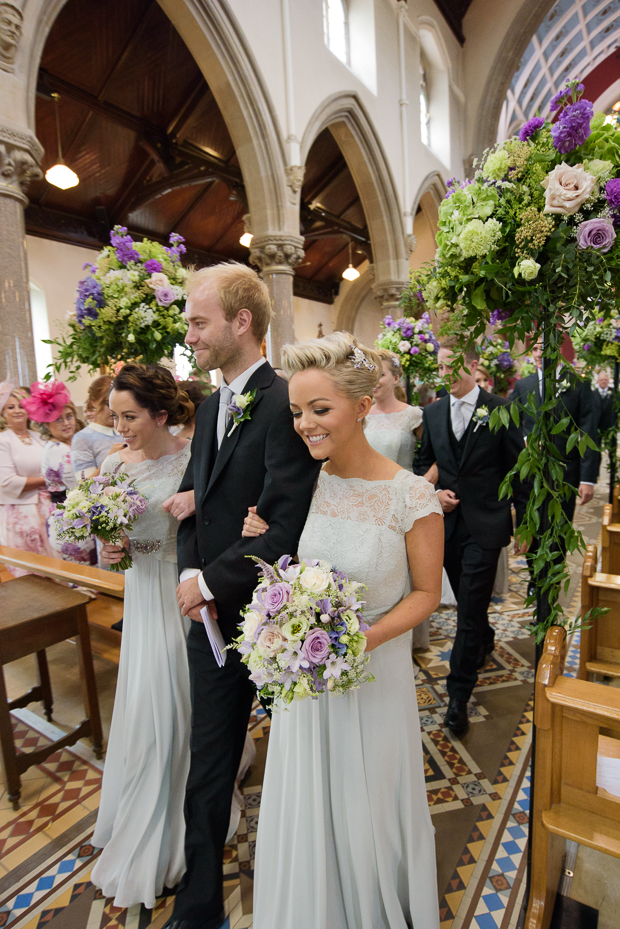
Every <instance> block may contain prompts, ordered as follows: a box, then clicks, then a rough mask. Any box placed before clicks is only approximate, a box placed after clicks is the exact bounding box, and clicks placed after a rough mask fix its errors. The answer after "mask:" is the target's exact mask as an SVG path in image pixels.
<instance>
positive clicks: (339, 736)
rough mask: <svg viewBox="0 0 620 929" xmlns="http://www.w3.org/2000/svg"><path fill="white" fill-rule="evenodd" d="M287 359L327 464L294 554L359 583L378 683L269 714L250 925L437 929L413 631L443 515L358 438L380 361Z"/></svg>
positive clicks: (341, 336) (430, 598)
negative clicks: (333, 567)
mask: <svg viewBox="0 0 620 929" xmlns="http://www.w3.org/2000/svg"><path fill="white" fill-rule="evenodd" d="M282 355H283V359H284V364H285V366H286V368H287V370H288V372H289V375H290V401H291V410H292V412H293V417H294V422H295V429H296V430H297V432H298V433H299V435H301V436H302V438H303V439H304V441H305V442H306V443H307V445H308V448H309V450H310V453H311V454H312V456H313V457H314V458H315V459H316V460H317V461H323V460H325V459H326V458H327V459H329V460H328V462H327V464H326V465H325V467H324V468H323V470H322V471H321V473H320V474H319V479H318V484H317V487H316V490H315V493H314V497H313V499H312V503H311V506H310V512H309V513H308V517H307V520H306V524H305V527H304V530H303V532H302V535H301V538H300V540H299V546H298V552H299V557H300V558H301V559H306V560H308V559H320V560H322V561H326V562H327V563H328V564H330V565H336V566H337V567H338V569H339V570H341V571H344V572H345V574H347V575H348V576H349V578H351V579H354V580H356V581H361V582H362V583H364V584H365V585H366V588H367V589H366V590H365V591H364V599H365V601H366V606H365V610H364V619H365V620H366V622H368V623H369V624H370V629H369V630H368V632H367V633H366V637H367V646H366V651H367V652H368V653H369V654H370V661H369V664H368V669H369V671H370V672H371V673H372V674H373V675H374V678H375V680H374V682H369V683H366V684H362V685H361V687H359V688H358V689H356V690H350V691H349V692H348V693H346V694H344V695H331V694H330V693H328V692H327V693H325V694H323V695H322V696H321V697H319V698H318V699H317V700H310V699H307V700H302V701H293V702H292V703H291V704H290V706H289V707H288V708H287V710H286V711H280V712H275V713H274V715H273V719H272V723H271V730H270V734H269V750H268V752H267V765H266V769H265V777H264V780H263V790H262V799H261V811H260V814H261V815H260V823H259V827H258V836H257V845H256V866H255V877H254V912H253V925H254V927H255V929H345V927H348V929H354V927H355V929H366V927H367V929H371V927H372V929H396V927H398V929H401V927H402V929H405V927H406V926H415V927H416V929H438V927H439V908H438V900H437V873H436V865H435V849H434V846H435V840H434V834H433V833H434V830H433V826H432V823H431V818H430V814H429V810H428V805H427V802H426V788H425V783H424V762H423V754H422V740H421V734H420V724H419V720H418V712H417V704H416V696H415V678H414V674H413V667H412V662H411V656H410V642H411V630H412V629H413V628H414V627H415V626H417V625H419V624H420V623H421V622H422V621H423V620H424V619H425V618H426V617H427V616H429V615H430V613H431V612H432V611H433V610H434V609H435V607H436V606H437V605H438V603H439V597H440V590H441V562H442V552H443V527H442V519H441V508H440V506H439V504H438V502H437V497H436V495H435V492H434V490H433V488H432V487H431V485H430V484H429V483H428V482H427V481H425V480H423V479H422V478H421V477H417V476H416V475H414V474H412V473H411V472H410V471H407V470H405V469H403V468H401V467H399V466H398V465H397V464H396V463H395V462H393V461H391V460H389V459H388V458H385V457H384V456H383V455H380V454H379V453H378V452H377V451H375V449H373V448H372V446H371V445H370V444H369V442H368V440H367V438H366V435H365V431H364V427H363V423H364V420H365V418H366V417H367V416H368V415H369V413H370V409H371V404H372V400H371V396H372V394H373V388H374V386H375V385H376V382H377V379H378V378H377V375H378V374H380V373H381V368H380V365H381V362H382V359H380V358H379V357H378V355H377V353H376V352H374V351H372V350H371V349H368V348H365V347H364V346H362V345H360V344H359V343H357V342H356V341H355V339H354V337H353V336H351V335H349V334H348V333H343V332H335V333H333V334H332V335H329V336H325V337H324V338H323V339H321V340H320V341H319V340H318V339H316V340H314V339H313V340H310V341H308V342H299V343H297V344H295V345H287V346H285V347H284V349H283V351H282ZM316 398H321V399H320V400H318V399H316ZM386 513H387V514H388V515H389V519H387V518H386ZM266 526H267V523H264V522H263V521H262V520H260V519H259V518H258V517H257V516H256V514H254V513H250V514H249V515H248V517H247V518H246V521H245V528H244V533H243V534H244V536H251V535H259V534H260V533H261V532H263V531H264V530H265V528H266ZM378 553H380V557H378ZM410 576H411V578H412V580H413V591H411V585H410V579H409V578H410ZM300 798H303V802H301V801H300Z"/></svg>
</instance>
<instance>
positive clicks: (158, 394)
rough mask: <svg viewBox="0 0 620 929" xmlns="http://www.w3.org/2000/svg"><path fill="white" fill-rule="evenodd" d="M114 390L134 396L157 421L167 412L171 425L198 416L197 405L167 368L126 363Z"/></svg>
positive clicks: (112, 385) (167, 422)
mask: <svg viewBox="0 0 620 929" xmlns="http://www.w3.org/2000/svg"><path fill="white" fill-rule="evenodd" d="M110 390H111V391H112V390H127V391H129V392H130V393H132V394H133V396H134V397H135V399H136V402H137V403H138V404H139V405H140V406H141V407H143V408H144V409H146V410H148V411H149V414H150V415H151V417H152V418H153V419H155V417H156V416H157V415H158V414H159V413H162V412H165V413H167V414H168V416H167V419H166V425H167V426H180V425H181V424H182V423H186V422H187V421H188V420H190V419H191V418H192V416H193V415H194V404H193V403H192V401H191V400H190V399H189V397H188V396H187V394H186V392H185V391H184V390H181V388H180V387H179V385H178V384H177V382H176V381H175V379H174V377H173V375H172V373H171V372H170V371H169V370H168V368H164V366H163V365H158V364H148V365H141V364H133V363H132V364H126V365H125V366H124V367H122V368H121V370H120V371H119V372H118V374H117V375H116V377H115V378H114V380H113V381H112V384H111V387H110Z"/></svg>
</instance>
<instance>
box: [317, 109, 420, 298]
mask: <svg viewBox="0 0 620 929" xmlns="http://www.w3.org/2000/svg"><path fill="white" fill-rule="evenodd" d="M326 128H329V130H330V132H331V133H332V135H333V136H334V138H335V140H336V142H337V143H338V145H339V147H340V150H341V151H342V154H343V156H344V159H345V161H346V162H347V165H348V167H349V170H350V172H351V174H352V176H353V180H354V181H355V184H356V187H357V190H358V192H359V196H360V200H361V202H362V206H363V208H364V213H365V216H366V221H367V223H368V229H369V231H370V238H371V242H372V249H373V264H374V269H375V285H374V291H375V295H376V296H377V299H378V300H379V301H380V302H381V303H383V304H384V305H390V304H391V305H393V304H394V295H395V293H396V291H398V289H399V288H400V291H399V293H398V296H400V292H402V289H403V287H404V286H405V284H406V281H407V269H408V264H407V249H406V246H405V236H404V230H403V225H402V221H401V207H400V204H399V200H398V193H397V190H396V185H395V183H394V179H393V177H392V173H391V171H390V167H389V164H388V161H387V157H386V155H385V152H384V150H383V146H382V145H381V142H380V140H379V136H378V134H377V132H376V130H375V128H374V126H373V124H372V122H371V120H370V117H369V115H368V113H367V112H366V110H365V108H364V105H363V104H362V102H361V100H360V99H359V97H358V96H357V94H355V93H339V94H334V95H333V96H332V97H328V98H327V99H326V100H325V101H324V102H323V103H322V104H321V106H320V107H319V108H318V109H317V110H316V111H315V113H314V115H313V116H312V118H311V119H310V121H309V123H308V125H307V127H306V131H305V132H304V136H303V139H302V143H301V155H302V161H303V162H304V163H305V161H306V158H307V156H308V152H309V151H310V147H311V146H312V143H313V142H314V140H315V139H316V137H317V136H318V135H319V133H321V132H322V131H323V130H324V129H326ZM396 302H397V298H396Z"/></svg>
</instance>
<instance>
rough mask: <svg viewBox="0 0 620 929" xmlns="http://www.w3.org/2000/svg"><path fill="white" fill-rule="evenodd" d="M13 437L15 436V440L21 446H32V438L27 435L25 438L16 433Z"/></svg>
mask: <svg viewBox="0 0 620 929" xmlns="http://www.w3.org/2000/svg"><path fill="white" fill-rule="evenodd" d="M14 435H16V436H17V438H18V439H19V441H20V442H21V443H22V445H32V436H31V435H29V434H28V433H26V435H25V437H24V436H21V435H17V433H16V432H15V433H14Z"/></svg>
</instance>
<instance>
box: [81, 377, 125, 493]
mask: <svg viewBox="0 0 620 929" xmlns="http://www.w3.org/2000/svg"><path fill="white" fill-rule="evenodd" d="M111 383H112V377H111V376H110V375H109V374H102V375H101V376H100V377H97V378H95V380H94V381H93V382H92V384H91V385H90V387H89V388H88V399H87V401H86V406H87V407H88V406H91V408H92V409H93V410H94V415H93V418H92V420H91V422H90V423H89V424H88V425H87V426H86V428H85V429H82V430H81V431H80V432H78V433H76V435H75V436H74V437H73V440H72V442H71V463H72V466H73V470H74V472H75V474H76V475H77V476H78V477H81V476H82V473H84V476H85V477H91V476H92V475H93V474H97V473H98V470H99V468H100V467H101V465H102V463H103V460H104V458H106V457H107V456H108V455H109V454H110V450H111V448H112V446H113V445H116V444H118V436H117V435H116V433H115V432H114V428H113V427H114V419H113V417H112V411H111V410H110V407H109V405H108V395H109V393H110V385H111Z"/></svg>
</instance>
